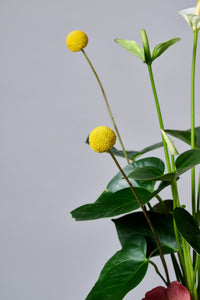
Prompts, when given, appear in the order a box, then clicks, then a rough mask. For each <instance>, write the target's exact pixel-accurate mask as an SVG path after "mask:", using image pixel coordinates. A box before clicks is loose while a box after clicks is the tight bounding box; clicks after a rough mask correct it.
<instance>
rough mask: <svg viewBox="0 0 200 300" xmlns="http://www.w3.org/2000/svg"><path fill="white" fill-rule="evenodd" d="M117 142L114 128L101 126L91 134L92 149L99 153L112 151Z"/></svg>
mask: <svg viewBox="0 0 200 300" xmlns="http://www.w3.org/2000/svg"><path fill="white" fill-rule="evenodd" d="M115 142H116V135H115V133H114V131H113V130H112V129H110V128H109V127H106V126H99V127H96V128H95V129H93V130H92V131H91V132H90V135H89V144H90V147H91V148H92V150H94V151H95V152H98V153H103V152H107V151H110V150H111V149H112V147H113V146H114V144H115Z"/></svg>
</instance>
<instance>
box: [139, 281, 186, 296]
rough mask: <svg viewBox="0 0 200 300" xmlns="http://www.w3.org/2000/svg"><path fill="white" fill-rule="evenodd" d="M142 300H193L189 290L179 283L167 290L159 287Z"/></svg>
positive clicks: (174, 282) (172, 284) (171, 285)
mask: <svg viewBox="0 0 200 300" xmlns="http://www.w3.org/2000/svg"><path fill="white" fill-rule="evenodd" d="M142 300H191V297H190V293H189V292H188V290H187V289H186V288H185V287H184V286H183V285H182V284H181V283H180V282H178V281H173V282H172V283H170V285H169V286H168V287H167V288H165V287H163V286H158V287H156V288H154V289H152V290H151V291H149V292H147V293H146V294H145V298H143V299H142Z"/></svg>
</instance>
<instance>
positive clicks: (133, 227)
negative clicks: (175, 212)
mask: <svg viewBox="0 0 200 300" xmlns="http://www.w3.org/2000/svg"><path fill="white" fill-rule="evenodd" d="M148 215H149V217H150V219H151V222H152V224H153V226H154V229H155V231H156V233H157V235H158V238H159V241H160V243H161V246H162V250H163V252H164V253H173V252H176V251H177V250H178V248H177V243H176V238H175V235H174V226H173V217H172V215H166V214H161V213H155V212H148ZM112 221H113V222H114V223H115V226H116V229H117V233H118V237H119V240H120V242H121V244H122V246H123V245H124V243H126V241H127V239H129V238H130V237H131V235H132V234H139V235H140V236H143V237H145V239H146V240H147V252H148V255H149V254H151V253H152V252H153V251H154V250H155V249H157V244H156V242H155V238H154V236H153V234H152V231H151V229H150V227H149V224H148V223H147V221H146V218H145V216H144V214H143V213H142V212H135V213H132V214H129V215H126V216H123V217H121V218H118V219H114V220H112ZM158 254H159V252H158V251H156V252H155V253H154V255H158Z"/></svg>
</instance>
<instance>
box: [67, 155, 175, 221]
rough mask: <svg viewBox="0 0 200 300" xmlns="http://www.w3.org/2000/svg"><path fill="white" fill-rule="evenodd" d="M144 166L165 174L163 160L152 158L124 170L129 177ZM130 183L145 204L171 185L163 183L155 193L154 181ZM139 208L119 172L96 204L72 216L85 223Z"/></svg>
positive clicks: (135, 163) (81, 209) (84, 207)
mask: <svg viewBox="0 0 200 300" xmlns="http://www.w3.org/2000/svg"><path fill="white" fill-rule="evenodd" d="M142 166H152V167H155V168H157V170H159V172H160V173H163V172H164V167H165V166H164V163H163V161H162V160H160V159H158V158H155V157H153V158H152V157H150V158H145V159H141V160H138V161H136V162H134V163H132V164H129V165H127V166H126V167H125V168H124V169H123V170H124V172H125V174H126V175H127V176H129V174H131V173H132V172H133V171H134V170H136V169H137V168H141V167H142ZM130 182H131V184H132V185H133V187H134V188H135V191H136V193H137V195H138V197H139V198H140V200H141V202H142V203H143V204H146V203H147V202H148V201H150V200H151V199H152V198H153V197H154V196H155V195H157V194H158V193H159V192H160V191H161V190H163V189H164V188H165V187H167V186H168V185H169V182H165V183H162V184H160V185H159V186H158V188H157V189H156V190H155V191H154V185H155V182H154V181H142V180H140V181H135V180H133V179H130ZM138 208H139V205H138V202H137V200H136V198H135V196H134V195H133V193H132V191H131V189H130V187H129V185H128V183H127V182H126V180H125V179H124V178H123V176H122V174H121V173H120V172H119V173H117V175H115V176H114V177H113V179H112V180H111V181H110V182H109V183H108V185H107V189H106V190H105V191H104V192H103V193H102V194H101V195H100V197H99V198H98V199H97V201H96V202H94V203H92V204H85V205H83V206H80V207H78V208H77V209H75V210H73V211H72V212H71V214H72V217H73V218H75V219H76V220H77V221H85V220H95V219H99V218H109V217H114V216H117V215H120V214H125V213H127V212H130V211H133V210H135V209H138Z"/></svg>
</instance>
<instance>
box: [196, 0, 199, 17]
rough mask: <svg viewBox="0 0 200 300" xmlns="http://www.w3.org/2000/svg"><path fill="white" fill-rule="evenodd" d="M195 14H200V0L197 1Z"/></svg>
mask: <svg viewBox="0 0 200 300" xmlns="http://www.w3.org/2000/svg"><path fill="white" fill-rule="evenodd" d="M195 15H197V16H200V0H198V2H197V6H196V10H195Z"/></svg>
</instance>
